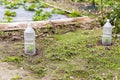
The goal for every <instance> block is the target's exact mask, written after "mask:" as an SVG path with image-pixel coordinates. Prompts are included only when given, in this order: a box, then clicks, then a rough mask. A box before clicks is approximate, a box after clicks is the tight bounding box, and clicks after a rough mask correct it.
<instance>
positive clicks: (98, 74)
mask: <svg viewBox="0 0 120 80" xmlns="http://www.w3.org/2000/svg"><path fill="white" fill-rule="evenodd" d="M101 35H102V30H100V29H97V30H96V29H95V30H77V31H74V32H68V33H64V34H53V35H50V36H49V37H47V38H37V41H36V42H37V48H38V55H36V56H27V55H25V54H23V52H22V51H21V49H22V48H23V45H15V44H11V46H12V45H14V46H13V47H12V48H10V49H9V51H7V52H6V53H4V54H2V52H1V55H2V56H8V57H7V58H6V57H4V59H3V60H4V61H6V62H14V63H15V64H16V61H18V62H19V64H17V65H19V66H22V67H24V68H25V69H28V70H30V71H31V72H32V73H33V74H35V76H37V77H40V78H42V77H46V76H47V77H48V78H49V79H50V80H59V79H60V80H79V79H84V80H112V79H115V78H117V79H118V80H119V79H120V76H119V75H120V64H119V62H120V59H119V58H120V54H119V53H120V47H119V45H120V40H119V38H115V37H113V41H112V42H113V44H112V45H111V46H103V45H102V44H101ZM18 42H19V41H18ZM16 43H17V42H16ZM8 47H9V46H8ZM5 48H7V47H3V49H5ZM13 50H16V52H14V51H13ZM3 52H4V51H3ZM12 52H14V54H15V53H16V55H13V54H12ZM16 56H17V57H16Z"/></svg>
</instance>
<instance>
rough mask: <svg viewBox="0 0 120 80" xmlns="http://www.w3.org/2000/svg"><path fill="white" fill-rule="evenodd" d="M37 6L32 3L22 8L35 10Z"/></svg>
mask: <svg viewBox="0 0 120 80" xmlns="http://www.w3.org/2000/svg"><path fill="white" fill-rule="evenodd" d="M37 7H38V6H37V5H36V4H34V3H32V4H30V5H29V6H25V7H24V8H25V10H28V11H35V10H36V9H37Z"/></svg>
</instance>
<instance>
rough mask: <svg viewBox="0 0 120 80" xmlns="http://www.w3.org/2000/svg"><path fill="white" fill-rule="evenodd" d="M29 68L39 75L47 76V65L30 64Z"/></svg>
mask: <svg viewBox="0 0 120 80" xmlns="http://www.w3.org/2000/svg"><path fill="white" fill-rule="evenodd" d="M29 69H30V70H31V71H32V72H33V73H35V74H36V75H37V76H39V77H43V76H45V73H46V68H45V67H37V66H30V67H29Z"/></svg>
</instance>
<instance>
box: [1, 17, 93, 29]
mask: <svg viewBox="0 0 120 80" xmlns="http://www.w3.org/2000/svg"><path fill="white" fill-rule="evenodd" d="M91 21H93V20H92V19H90V18H89V17H87V16H84V17H77V18H66V19H57V20H46V21H31V22H14V23H0V31H7V30H19V29H25V28H26V27H27V24H29V23H30V24H31V26H32V27H33V28H42V27H46V26H47V25H55V26H56V25H64V24H75V23H82V24H85V23H90V22H91Z"/></svg>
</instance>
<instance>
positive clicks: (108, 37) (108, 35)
mask: <svg viewBox="0 0 120 80" xmlns="http://www.w3.org/2000/svg"><path fill="white" fill-rule="evenodd" d="M112 28H113V26H112V25H111V24H110V20H109V19H108V20H107V22H106V23H105V25H104V26H103V35H102V44H103V45H105V46H109V45H111V43H112Z"/></svg>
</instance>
